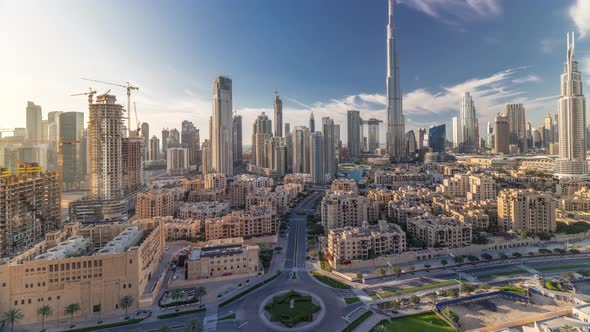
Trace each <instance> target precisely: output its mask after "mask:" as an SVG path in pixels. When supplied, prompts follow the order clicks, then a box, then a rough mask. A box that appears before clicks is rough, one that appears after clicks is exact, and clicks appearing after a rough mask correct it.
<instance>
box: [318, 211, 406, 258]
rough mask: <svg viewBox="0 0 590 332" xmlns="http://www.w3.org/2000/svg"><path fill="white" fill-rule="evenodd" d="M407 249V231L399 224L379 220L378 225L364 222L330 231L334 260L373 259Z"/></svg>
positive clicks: (329, 238)
mask: <svg viewBox="0 0 590 332" xmlns="http://www.w3.org/2000/svg"><path fill="white" fill-rule="evenodd" d="M405 250H406V233H404V232H403V231H402V230H401V228H400V227H399V225H396V224H388V223H387V221H385V220H379V222H378V224H377V225H372V226H369V224H368V223H367V222H364V223H363V225H362V226H361V227H350V226H346V227H343V228H336V229H332V230H330V232H329V233H328V253H329V254H330V255H331V256H332V260H333V261H334V262H345V261H347V260H357V259H371V258H375V257H378V256H381V255H393V254H400V253H402V252H404V251H405Z"/></svg>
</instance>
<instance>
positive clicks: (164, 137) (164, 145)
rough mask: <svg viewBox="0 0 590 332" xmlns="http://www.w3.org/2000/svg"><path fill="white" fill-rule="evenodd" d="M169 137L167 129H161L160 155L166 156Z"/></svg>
mask: <svg viewBox="0 0 590 332" xmlns="http://www.w3.org/2000/svg"><path fill="white" fill-rule="evenodd" d="M169 136H170V131H169V130H168V128H165V129H162V153H163V154H164V156H166V151H168V137H169Z"/></svg>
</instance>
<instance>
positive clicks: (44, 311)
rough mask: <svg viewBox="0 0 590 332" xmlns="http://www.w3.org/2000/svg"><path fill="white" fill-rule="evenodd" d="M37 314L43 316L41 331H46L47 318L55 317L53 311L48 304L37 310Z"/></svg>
mask: <svg viewBox="0 0 590 332" xmlns="http://www.w3.org/2000/svg"><path fill="white" fill-rule="evenodd" d="M37 313H38V314H39V315H41V329H42V330H43V331H45V317H47V316H51V315H53V309H51V307H50V306H49V305H47V304H46V305H44V306H42V307H40V308H39V309H37Z"/></svg>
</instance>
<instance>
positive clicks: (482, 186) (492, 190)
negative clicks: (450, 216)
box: [466, 174, 496, 201]
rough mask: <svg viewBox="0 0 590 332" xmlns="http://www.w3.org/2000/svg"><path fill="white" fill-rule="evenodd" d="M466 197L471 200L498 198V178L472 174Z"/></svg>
mask: <svg viewBox="0 0 590 332" xmlns="http://www.w3.org/2000/svg"><path fill="white" fill-rule="evenodd" d="M467 190H468V191H467V193H466V197H467V199H468V200H470V201H485V200H488V199H494V198H496V180H494V179H493V178H492V177H491V176H489V175H484V174H477V175H475V174H470V175H469V184H468V188H467Z"/></svg>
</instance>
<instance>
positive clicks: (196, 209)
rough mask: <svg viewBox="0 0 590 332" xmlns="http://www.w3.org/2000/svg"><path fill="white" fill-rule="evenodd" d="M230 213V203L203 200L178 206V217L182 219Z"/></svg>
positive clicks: (203, 217) (200, 218) (213, 216)
mask: <svg viewBox="0 0 590 332" xmlns="http://www.w3.org/2000/svg"><path fill="white" fill-rule="evenodd" d="M228 213H229V203H226V202H218V201H203V202H195V203H184V204H182V205H180V206H179V207H178V213H177V217H178V218H180V219H199V220H205V219H207V218H215V217H221V216H224V215H226V214H228Z"/></svg>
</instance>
